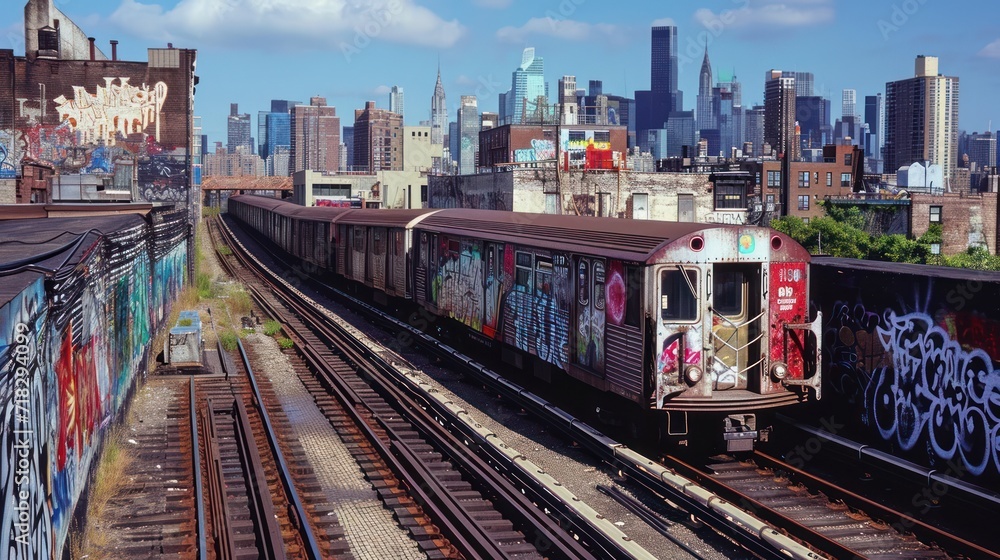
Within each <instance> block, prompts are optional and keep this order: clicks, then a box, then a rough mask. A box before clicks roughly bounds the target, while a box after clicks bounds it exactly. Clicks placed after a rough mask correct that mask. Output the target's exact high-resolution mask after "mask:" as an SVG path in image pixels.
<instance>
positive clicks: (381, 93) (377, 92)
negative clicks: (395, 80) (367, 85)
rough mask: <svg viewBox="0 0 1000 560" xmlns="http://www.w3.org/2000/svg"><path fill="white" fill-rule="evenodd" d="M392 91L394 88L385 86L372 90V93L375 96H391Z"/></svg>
mask: <svg viewBox="0 0 1000 560" xmlns="http://www.w3.org/2000/svg"><path fill="white" fill-rule="evenodd" d="M390 91H392V88H391V87H389V86H387V85H384V84H383V85H380V86H378V87H377V88H375V89H374V90H372V93H373V94H375V95H379V96H384V95H389V92H390Z"/></svg>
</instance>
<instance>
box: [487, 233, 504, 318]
mask: <svg viewBox="0 0 1000 560" xmlns="http://www.w3.org/2000/svg"><path fill="white" fill-rule="evenodd" d="M498 250H499V251H501V255H502V254H503V253H502V249H498V248H497V247H496V246H492V247H490V248H489V249H488V250H487V252H486V290H485V297H484V299H483V334H485V335H486V336H488V337H490V338H494V337H495V336H496V331H497V319H498V317H499V314H500V300H501V298H502V297H503V294H504V291H505V290H504V281H505V278H506V277H505V275H504V273H503V268H502V267H501V266H500V264H501V261H502V260H503V257H502V256H501V257H497V251H498Z"/></svg>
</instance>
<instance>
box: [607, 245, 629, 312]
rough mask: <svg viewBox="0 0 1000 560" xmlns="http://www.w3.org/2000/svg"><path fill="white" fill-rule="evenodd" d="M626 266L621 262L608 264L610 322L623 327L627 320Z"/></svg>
mask: <svg viewBox="0 0 1000 560" xmlns="http://www.w3.org/2000/svg"><path fill="white" fill-rule="evenodd" d="M623 271H624V266H623V265H622V262H621V261H611V262H609V263H608V282H607V292H608V295H607V302H608V320H609V321H611V323H612V324H615V325H621V324H622V321H624V320H625V296H626V294H625V279H624V278H623V274H624V272H623Z"/></svg>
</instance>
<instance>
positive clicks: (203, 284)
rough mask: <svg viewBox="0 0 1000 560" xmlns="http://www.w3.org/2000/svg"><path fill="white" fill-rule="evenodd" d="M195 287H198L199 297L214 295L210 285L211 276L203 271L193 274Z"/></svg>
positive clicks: (207, 297) (211, 296)
mask: <svg viewBox="0 0 1000 560" xmlns="http://www.w3.org/2000/svg"><path fill="white" fill-rule="evenodd" d="M195 287H197V288H198V298H199V299H210V298H213V297H215V293H214V290H213V286H212V277H211V276H209V275H208V274H207V273H205V272H199V273H198V275H197V276H195Z"/></svg>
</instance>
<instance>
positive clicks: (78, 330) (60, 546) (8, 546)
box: [0, 215, 187, 558]
mask: <svg viewBox="0 0 1000 560" xmlns="http://www.w3.org/2000/svg"><path fill="white" fill-rule="evenodd" d="M179 217H180V219H183V215H180V216H179ZM125 223H126V224H127V225H126V226H125V227H121V228H119V229H117V230H116V231H114V232H112V233H106V234H105V235H102V236H100V237H99V238H97V239H96V240H88V241H87V242H86V243H84V245H81V247H80V249H79V255H80V257H79V261H78V263H77V264H75V265H69V266H67V267H65V269H63V270H60V271H59V272H58V273H56V274H55V275H54V278H55V280H49V281H45V280H44V279H43V278H38V279H37V280H35V281H32V282H31V283H30V284H29V285H28V286H27V288H26V289H24V290H22V291H21V292H20V293H19V294H17V295H16V296H15V297H14V298H13V299H12V300H11V301H10V302H9V303H8V304H7V305H5V306H4V307H2V308H0V414H2V416H0V422H2V425H0V445H2V446H3V448H2V449H0V500H3V503H4V506H5V507H4V508H3V511H4V514H3V518H2V525H0V557H2V558H56V557H60V556H61V554H62V551H63V550H64V549H65V547H66V544H67V535H68V533H69V528H70V525H71V520H72V518H73V517H74V515H75V509H76V507H77V505H78V504H79V503H80V500H81V496H82V495H83V493H84V491H85V489H86V485H87V483H88V480H89V477H90V475H91V473H92V470H93V468H94V467H95V466H96V460H95V459H96V457H97V455H98V453H99V452H100V449H101V445H102V442H103V438H104V435H105V433H106V431H107V429H108V428H109V427H110V426H111V425H112V424H113V423H114V422H115V421H117V420H118V419H119V418H120V417H121V415H122V414H123V413H124V411H125V410H126V405H127V402H128V399H129V398H130V396H131V394H132V392H133V390H134V387H135V385H136V381H137V379H138V377H139V376H140V375H141V374H142V373H143V371H144V370H145V367H146V364H147V361H148V359H149V355H150V342H151V340H152V337H153V333H154V332H155V330H156V329H157V328H158V327H159V326H160V324H161V323H162V322H163V320H164V318H165V315H166V312H167V311H168V310H169V305H170V302H172V301H173V300H174V299H176V295H177V293H178V292H179V290H180V289H181V288H182V287H183V285H184V270H185V266H186V258H187V247H186V245H187V243H186V241H185V240H184V239H183V237H181V238H180V239H179V240H178V241H177V242H176V244H174V245H173V246H170V244H169V242H167V243H162V241H163V240H160V241H161V243H159V245H160V246H161V247H162V249H163V251H162V255H157V251H155V250H154V246H155V245H157V241H156V234H155V233H153V231H152V229H151V228H150V226H149V225H148V224H147V223H146V222H145V221H144V220H143V219H141V218H139V217H135V219H134V220H130V221H129V222H125ZM8 505H11V506H15V507H13V509H12V508H9V507H7V506H8Z"/></svg>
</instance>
